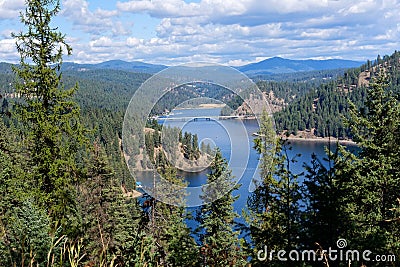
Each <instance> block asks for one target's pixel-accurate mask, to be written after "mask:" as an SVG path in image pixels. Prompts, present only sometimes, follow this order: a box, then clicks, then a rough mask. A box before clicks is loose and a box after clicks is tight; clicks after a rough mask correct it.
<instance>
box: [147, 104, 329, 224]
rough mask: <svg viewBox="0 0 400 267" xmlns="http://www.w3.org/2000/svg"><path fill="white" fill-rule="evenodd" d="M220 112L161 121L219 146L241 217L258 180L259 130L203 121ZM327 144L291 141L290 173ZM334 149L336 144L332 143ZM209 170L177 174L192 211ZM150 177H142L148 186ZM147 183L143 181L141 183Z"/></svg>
mask: <svg viewBox="0 0 400 267" xmlns="http://www.w3.org/2000/svg"><path fill="white" fill-rule="evenodd" d="M219 111H220V109H216V108H213V109H181V110H174V111H173V112H171V115H170V116H169V117H171V118H175V119H176V118H179V117H193V118H195V117H203V119H198V120H189V121H179V120H160V121H159V123H161V124H163V126H170V127H179V128H181V129H182V132H190V133H192V134H197V135H198V139H199V141H200V142H201V140H204V141H205V142H209V143H213V144H215V145H216V146H218V147H219V149H220V150H221V152H222V155H223V156H224V157H225V158H226V159H227V160H228V162H229V167H230V169H231V170H232V173H233V175H235V176H236V177H237V179H238V178H240V179H239V180H238V182H239V183H240V184H241V187H240V189H239V190H238V191H236V192H234V193H233V194H234V195H239V198H238V200H237V201H236V202H235V203H234V209H235V211H236V212H237V213H238V214H241V212H242V209H243V208H245V207H246V202H247V197H248V196H249V194H250V192H249V186H250V185H251V184H252V179H253V178H258V177H259V175H258V169H257V165H258V162H259V155H258V154H257V152H256V150H255V149H254V148H253V140H254V138H255V136H253V135H252V134H253V133H255V132H257V131H258V130H259V126H258V123H257V121H256V120H243V121H242V120H236V119H233V120H206V119H204V117H206V116H210V117H211V116H218V114H219ZM327 145H328V143H324V142H310V141H291V142H290V146H291V147H292V149H291V150H289V151H288V156H289V158H292V157H295V156H296V155H297V154H301V156H300V157H298V158H297V162H295V163H291V165H290V170H291V171H292V172H293V173H295V174H300V173H302V172H304V168H303V165H304V164H310V162H311V155H312V154H313V153H314V154H316V155H317V156H318V157H319V158H321V159H322V158H323V157H325V156H326V155H325V147H326V146H327ZM332 147H333V148H334V147H335V144H332ZM207 173H208V170H204V171H202V172H198V173H192V172H179V174H180V175H181V176H182V177H184V178H185V180H186V181H187V182H188V183H189V188H188V190H189V191H190V190H191V189H200V190H197V191H191V195H189V196H188V197H187V199H186V202H187V204H188V206H192V208H190V209H189V210H195V209H196V208H195V207H193V206H197V204H198V203H200V202H201V201H200V199H199V195H200V194H201V185H203V184H205V183H206V180H207ZM151 177H152V175H151V176H149V177H147V178H144V179H145V180H147V182H148V183H150V180H151ZM303 178H304V177H303V176H300V177H299V181H300V182H301V181H302V180H303ZM144 183H146V181H144ZM194 224H195V223H194V222H188V225H189V226H191V227H192V228H193V227H194Z"/></svg>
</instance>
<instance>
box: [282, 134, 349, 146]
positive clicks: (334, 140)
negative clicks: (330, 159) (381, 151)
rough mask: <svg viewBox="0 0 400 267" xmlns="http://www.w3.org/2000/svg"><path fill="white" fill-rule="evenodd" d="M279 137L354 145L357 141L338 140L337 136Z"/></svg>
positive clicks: (300, 140) (290, 139)
mask: <svg viewBox="0 0 400 267" xmlns="http://www.w3.org/2000/svg"><path fill="white" fill-rule="evenodd" d="M280 137H282V139H285V138H286V139H287V140H289V141H299V142H319V143H329V142H331V143H337V142H339V144H341V145H354V146H356V145H357V143H356V142H354V141H353V140H338V139H337V138H333V137H332V138H330V139H329V138H327V137H324V138H321V137H320V138H318V137H316V138H302V137H294V136H292V137H290V136H289V137H286V136H280Z"/></svg>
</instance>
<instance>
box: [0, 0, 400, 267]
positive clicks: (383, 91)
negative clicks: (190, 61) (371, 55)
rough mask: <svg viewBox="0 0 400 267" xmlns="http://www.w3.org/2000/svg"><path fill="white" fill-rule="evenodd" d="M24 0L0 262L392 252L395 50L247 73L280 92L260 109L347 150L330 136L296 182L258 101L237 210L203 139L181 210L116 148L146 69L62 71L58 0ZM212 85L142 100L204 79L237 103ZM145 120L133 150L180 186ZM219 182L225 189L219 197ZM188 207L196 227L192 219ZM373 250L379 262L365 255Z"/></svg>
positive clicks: (5, 98)
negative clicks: (202, 172)
mask: <svg viewBox="0 0 400 267" xmlns="http://www.w3.org/2000/svg"><path fill="white" fill-rule="evenodd" d="M26 5H27V6H26V10H25V12H24V13H23V14H22V15H21V16H22V20H21V21H22V22H23V24H24V26H25V32H20V33H18V34H14V35H13V37H14V38H16V40H17V50H18V52H19V54H20V56H21V60H20V64H19V65H17V66H13V67H12V70H10V65H7V64H1V65H0V69H1V71H2V73H1V75H0V81H1V83H0V84H1V87H0V104H1V105H0V107H1V109H0V112H1V114H0V116H1V120H0V133H1V135H0V266H32V267H33V266H46V267H48V266H71V267H75V266H143V267H144V266H350V265H351V266H398V260H399V258H400V193H399V192H400V171H399V168H398V166H399V164H400V139H399V138H400V133H399V129H400V99H399V94H398V92H399V82H400V77H399V73H398V68H399V56H400V54H399V52H395V53H394V54H393V55H391V56H385V57H384V58H380V57H378V58H377V60H376V62H367V63H366V64H365V65H363V66H361V67H360V68H359V69H353V70H348V71H346V72H345V73H344V75H343V77H339V78H337V79H336V78H335V79H325V80H322V81H319V82H317V84H313V83H308V82H303V81H302V82H296V81H293V80H291V81H259V85H260V88H261V89H262V90H263V91H265V92H267V93H269V92H270V90H272V91H273V92H274V95H275V96H276V97H277V98H280V99H283V102H277V104H282V103H283V104H282V106H283V109H282V111H280V112H278V113H276V114H275V120H276V122H275V124H276V126H277V128H278V130H287V131H288V132H289V133H290V132H294V133H296V131H299V130H311V129H314V130H315V131H314V134H315V135H317V136H327V135H331V136H335V137H342V138H347V137H351V138H352V139H353V140H354V141H356V142H357V144H358V147H359V151H358V152H357V154H353V153H351V152H349V151H347V150H346V149H345V148H344V147H342V146H340V145H338V148H337V149H336V150H331V151H330V150H327V152H326V153H327V154H326V157H325V158H323V159H321V158H317V157H316V156H313V160H312V163H311V164H310V165H305V166H304V172H303V174H304V181H303V182H302V183H300V182H299V178H300V176H301V175H303V174H300V173H293V172H292V171H291V169H290V165H291V164H292V163H293V162H295V161H296V158H289V157H288V150H290V149H291V148H290V144H289V143H288V142H287V141H285V140H283V139H282V138H278V137H277V135H276V132H275V130H274V128H273V124H274V122H273V121H272V118H271V117H270V116H268V114H266V113H265V114H263V116H262V118H261V122H262V123H261V125H260V135H259V137H258V138H257V139H256V140H255V143H254V147H255V149H256V150H257V152H258V153H259V156H260V161H261V164H260V171H261V180H260V181H259V184H258V187H257V189H256V190H255V191H254V192H253V193H251V194H250V197H249V199H248V201H247V207H246V209H244V210H243V214H242V215H241V217H242V218H243V220H238V218H239V217H240V216H239V214H237V213H235V211H234V209H233V203H234V202H235V201H236V199H237V197H234V196H233V194H232V193H233V192H236V191H237V189H239V187H240V185H239V184H238V185H234V184H233V177H232V173H231V171H230V170H229V166H228V163H227V161H226V160H225V159H224V158H223V157H222V154H221V152H220V151H219V150H218V149H216V150H215V151H214V152H215V156H214V157H213V159H212V163H211V165H210V167H209V170H208V171H209V174H208V178H207V183H208V184H210V185H211V184H213V182H215V181H218V183H217V185H216V186H208V187H205V189H204V191H203V194H202V196H201V198H202V200H204V203H206V204H204V205H203V206H201V207H199V208H198V209H196V210H195V212H193V213H190V212H189V211H188V210H187V209H185V203H184V197H183V196H177V202H180V205H177V206H172V205H168V204H165V203H163V202H161V201H158V200H157V199H156V198H154V197H152V196H149V195H146V194H145V195H143V197H142V198H140V199H138V198H135V197H132V194H129V193H130V192H132V190H134V189H135V181H134V177H132V176H131V175H130V173H129V171H128V170H127V167H126V165H125V162H124V160H125V159H124V157H123V155H122V151H121V143H120V140H121V134H122V133H121V125H122V121H123V116H124V111H125V109H126V106H127V105H128V101H129V99H130V97H131V96H132V94H133V93H134V92H135V90H136V89H137V88H138V87H139V86H140V84H141V83H142V82H144V81H145V80H146V79H147V78H148V77H150V76H149V74H140V73H132V72H123V71H114V70H93V71H65V72H63V73H61V72H60V69H61V64H62V60H63V58H64V57H66V56H68V55H70V54H71V53H72V52H73V50H72V48H71V47H70V46H69V45H68V44H67V43H66V42H65V36H64V35H63V34H62V33H60V32H58V30H57V29H53V28H52V27H51V22H52V19H53V18H54V16H55V15H57V13H58V12H59V11H60V4H59V2H58V1H48V0H36V1H26ZM38 18H40V20H38ZM58 47H63V48H64V49H56V48H58ZM64 52H65V53H66V54H64ZM323 75H326V73H325V72H324V73H323ZM360 77H361V78H360ZM362 77H364V78H362ZM310 87H311V88H310ZM190 88H192V89H193V87H190ZM204 88H205V89H204ZM186 89H187V88H186ZM214 89H215V88H214V87H213V86H211V85H210V86H208V87H203V89H202V91H196V90H197V89H194V91H193V90H189V89H188V90H186V91H185V93H184V94H182V95H180V96H182V99H177V98H176V97H173V96H174V94H172V96H171V97H168V96H166V98H165V99H164V100H162V101H161V103H160V106H159V107H158V110H157V111H155V113H158V112H164V110H165V109H170V106H171V105H172V106H173V104H176V103H177V102H175V101H177V100H179V101H185V99H187V98H191V97H197V96H198V95H200V96H201V95H204V94H203V93H207V92H208V93H209V94H210V96H212V97H214V98H217V99H218V98H219V97H221V98H223V97H227V99H228V100H229V101H232V103H233V104H232V105H233V106H235V105H236V106H238V105H239V104H240V101H241V100H240V99H236V98H235V97H233V96H230V95H229V93H227V92H224V91H218V90H214ZM205 91H207V92H205ZM175 96H177V95H175ZM170 102H171V103H170ZM146 126H147V127H146V130H147V132H146V133H147V134H146V135H145V139H146V146H145V147H141V148H140V149H147V150H148V151H147V153H148V154H150V155H153V158H152V160H154V162H156V163H157V171H158V172H159V173H160V175H162V176H163V177H164V178H165V179H166V180H167V181H170V182H173V183H175V184H178V185H185V184H186V183H187V182H186V181H185V179H184V177H181V176H179V175H178V174H177V169H175V168H173V167H171V166H170V165H169V164H167V161H166V159H165V157H164V156H163V153H159V152H160V147H161V146H162V145H161V140H160V133H159V131H160V128H159V127H160V126H159V125H158V124H157V123H156V122H155V121H149V122H148V125H146ZM170 130H171V131H176V129H170ZM178 134H179V147H180V149H181V150H180V152H181V153H182V154H183V157H184V158H186V159H192V160H193V159H196V158H198V157H200V156H201V153H202V152H204V151H206V152H210V147H207V145H206V144H199V143H198V138H197V136H196V135H195V134H191V133H182V132H179V133H178ZM157 152H158V153H157ZM326 166H330V168H328V167H326ZM214 184H215V183H214ZM162 186H163V185H162V184H160V187H162ZM226 188H232V189H231V190H229V193H228V194H224V195H221V192H225V191H226V190H224V189H226ZM188 219H190V220H195V221H196V222H197V223H198V229H195V230H194V231H191V229H189V227H188V226H187V224H186V220H188ZM338 240H342V241H343V240H345V241H347V244H346V245H347V246H346V249H350V250H352V251H353V250H358V251H371V253H370V254H368V255H367V256H368V257H369V258H370V259H371V262H369V261H367V260H366V259H365V258H361V257H360V258H359V259H356V260H353V261H351V262H349V261H337V260H336V261H335V260H334V259H332V257H331V256H332V253H333V252H332V251H331V250H330V249H329V248H337V247H338V243H337V241H338ZM266 246H268V250H269V252H271V251H272V250H273V251H275V252H276V253H277V252H278V251H279V250H282V249H285V250H286V251H291V250H298V251H305V250H307V249H310V248H311V249H313V252H314V253H315V256H316V257H318V259H319V260H315V261H312V260H309V261H307V260H305V261H301V260H298V259H296V257H294V259H293V258H292V257H290V260H288V261H279V258H280V256H282V255H280V256H279V254H268V255H263V256H265V257H263V256H260V255H261V254H266V253H267V252H265V253H264V248H265V247H266ZM260 250H261V253H260ZM352 253H353V252H352ZM277 255H278V256H277ZM379 255H380V256H385V257H386V259H387V261H386V262H384V261H382V262H377V261H373V260H372V259H377V258H376V256H379ZM285 257H286V258H287V259H288V255H286V256H285ZM396 260H397V261H396Z"/></svg>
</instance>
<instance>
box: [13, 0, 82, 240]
mask: <svg viewBox="0 0 400 267" xmlns="http://www.w3.org/2000/svg"><path fill="white" fill-rule="evenodd" d="M59 10H60V3H59V1H55V0H29V1H26V9H25V12H24V13H23V14H21V21H22V23H23V24H24V25H25V26H26V27H27V32H25V33H24V32H20V33H18V34H13V37H14V38H16V39H17V43H16V45H17V50H18V52H19V54H20V56H21V60H20V67H15V68H14V71H15V73H16V76H17V83H16V93H17V94H20V95H21V97H22V101H20V102H18V105H17V112H18V114H19V119H20V121H21V122H22V123H23V124H24V127H25V129H26V135H27V136H26V139H27V141H28V144H29V147H28V149H29V152H30V164H31V168H32V172H31V173H30V175H31V179H33V181H34V183H35V188H33V190H35V191H37V192H36V193H34V194H33V195H36V196H39V198H38V200H39V202H41V204H42V205H46V206H47V207H48V208H49V213H50V216H51V218H52V223H53V225H55V222H56V221H60V223H61V225H62V226H63V227H64V231H65V232H68V233H70V234H73V232H75V231H76V228H77V227H78V224H79V220H78V219H79V216H77V210H76V196H75V190H74V184H76V183H77V182H78V180H79V169H78V166H77V164H76V152H77V151H78V148H79V145H80V144H81V142H82V140H83V129H82V126H81V124H80V123H79V113H80V110H79V107H78V105H77V103H76V102H75V101H74V99H73V95H74V93H75V92H76V90H77V86H75V87H73V88H71V89H69V90H65V89H64V88H63V86H62V84H61V82H60V80H61V74H60V73H59V70H60V64H61V62H62V55H63V52H64V51H66V52H67V54H68V55H70V54H71V48H70V46H69V45H68V44H66V43H65V36H64V35H63V34H61V33H60V32H58V31H57V29H56V28H52V27H51V21H52V18H53V17H54V16H55V15H56V14H57V13H58V12H59Z"/></svg>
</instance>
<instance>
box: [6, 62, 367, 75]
mask: <svg viewBox="0 0 400 267" xmlns="http://www.w3.org/2000/svg"><path fill="white" fill-rule="evenodd" d="M363 63H364V62H359V61H353V60H344V59H327V60H314V59H307V60H292V59H285V58H281V57H272V58H269V59H266V60H263V61H260V62H257V63H252V64H247V65H243V66H239V67H236V69H238V70H239V71H242V72H243V73H245V74H247V75H249V76H254V75H261V74H282V73H296V72H308V71H318V70H333V69H349V68H357V67H359V66H361V65H362V64H363ZM7 65H9V64H7V63H0V72H4V68H7ZM166 68H168V66H165V65H157V64H150V63H145V62H141V61H132V62H127V61H124V60H109V61H105V62H101V63H95V64H79V63H74V62H64V63H63V65H62V70H63V71H85V70H96V69H106V70H122V71H128V72H139V73H149V74H154V73H157V72H159V71H161V70H164V69H166Z"/></svg>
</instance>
